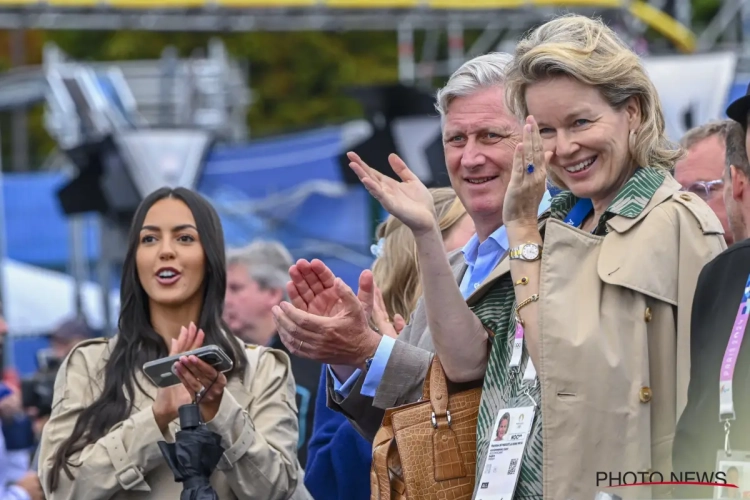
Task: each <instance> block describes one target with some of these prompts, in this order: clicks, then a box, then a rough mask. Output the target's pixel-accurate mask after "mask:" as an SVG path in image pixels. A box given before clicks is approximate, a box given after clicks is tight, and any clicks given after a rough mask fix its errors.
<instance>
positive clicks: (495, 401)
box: [472, 168, 664, 500]
mask: <svg viewBox="0 0 750 500" xmlns="http://www.w3.org/2000/svg"><path fill="white" fill-rule="evenodd" d="M663 181H664V174H663V173H662V172H661V171H659V170H656V169H653V168H640V169H638V170H637V171H636V172H635V174H633V177H631V178H630V180H628V182H626V183H625V185H624V186H623V188H622V189H621V190H620V192H619V193H618V194H617V196H615V198H614V200H612V203H610V205H609V208H608V209H607V210H606V212H605V213H604V214H603V215H602V216H601V218H600V219H599V223H598V224H597V227H596V230H595V231H594V233H595V234H599V235H604V234H606V232H607V230H606V228H607V224H606V223H607V221H608V220H609V219H611V218H612V217H614V216H615V215H620V216H623V217H628V218H635V217H638V216H639V215H640V214H641V213H642V212H643V209H644V208H645V207H646V205H647V204H648V203H649V201H650V200H651V198H652V197H653V196H654V193H656V190H657V189H658V188H659V186H661V184H662V182H663ZM576 202H578V198H576V197H575V196H574V195H573V193H571V192H570V191H564V192H562V193H560V194H558V195H557V196H555V197H554V198H553V199H552V203H551V206H550V210H549V212H548V214H547V215H546V216H549V217H553V218H556V219H559V220H564V219H565V217H566V216H567V215H568V213H569V212H570V210H571V209H572V208H573V206H574V205H575V204H576ZM546 216H543V217H546ZM515 306H516V297H515V292H514V290H513V282H512V280H511V277H510V274H506V275H505V276H503V277H502V278H500V279H499V280H498V281H497V282H496V283H495V284H494V285H493V286H492V287H491V288H490V290H489V291H488V292H487V294H486V295H485V296H484V297H482V299H481V300H480V301H479V302H477V303H476V304H475V305H474V306H473V307H472V310H473V311H474V314H476V315H477V317H478V318H479V319H480V320H481V321H482V324H483V325H484V326H485V327H486V328H487V329H488V330H489V331H491V332H494V333H495V337H494V338H493V339H492V348H491V351H490V359H489V363H488V366H487V373H486V374H485V377H484V385H483V387H482V402H481V404H480V407H479V418H478V420H477V471H476V477H477V483H479V481H478V480H479V478H480V477H481V474H482V470H483V469H484V462H485V459H486V455H487V449H488V447H489V443H490V441H491V439H492V431H493V429H492V426H493V424H494V423H495V418H496V417H497V414H498V412H499V411H500V409H502V408H518V407H521V406H530V405H532V404H533V403H532V400H531V399H530V398H533V400H534V401H535V402H536V404H537V405H539V404H540V403H541V390H540V387H539V384H538V383H537V384H534V386H533V387H528V386H526V385H524V383H523V372H524V370H525V369H526V365H527V363H528V361H529V356H528V353H527V352H526V351H525V350H524V355H523V359H522V361H521V366H519V367H518V368H510V367H509V366H508V365H509V364H510V358H511V355H512V353H513V339H514V337H515V329H516V321H515V315H514V314H513V311H514V309H515ZM527 392H528V393H527ZM542 450H543V447H542V413H541V408H540V407H539V406H537V412H536V418H535V420H534V424H533V425H532V428H531V433H530V436H529V440H528V444H527V445H526V451H525V453H524V456H523V461H522V464H521V471H520V475H519V479H518V486H517V487H516V492H515V495H514V496H513V498H514V499H515V500H521V499H524V500H525V499H533V500H542Z"/></svg>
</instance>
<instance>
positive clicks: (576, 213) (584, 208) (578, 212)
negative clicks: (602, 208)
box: [565, 198, 594, 227]
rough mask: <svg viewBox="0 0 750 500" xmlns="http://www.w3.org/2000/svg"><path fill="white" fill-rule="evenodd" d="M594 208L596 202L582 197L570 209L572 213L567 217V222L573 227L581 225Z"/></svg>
mask: <svg viewBox="0 0 750 500" xmlns="http://www.w3.org/2000/svg"><path fill="white" fill-rule="evenodd" d="M593 209H594V204H593V203H591V200H589V199H588V198H581V199H580V200H578V201H577V202H576V204H575V205H573V208H571V209H570V213H569V214H568V216H567V217H566V218H565V223H566V224H568V225H569V226H573V227H581V224H583V220H584V219H585V218H586V217H588V215H589V214H590V213H591V211H592V210H593Z"/></svg>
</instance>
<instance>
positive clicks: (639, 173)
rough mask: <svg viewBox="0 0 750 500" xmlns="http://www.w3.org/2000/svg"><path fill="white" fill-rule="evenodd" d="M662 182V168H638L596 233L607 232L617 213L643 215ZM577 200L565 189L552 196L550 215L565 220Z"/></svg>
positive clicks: (598, 226)
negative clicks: (609, 221)
mask: <svg viewBox="0 0 750 500" xmlns="http://www.w3.org/2000/svg"><path fill="white" fill-rule="evenodd" d="M662 182H664V173H663V172H662V171H661V170H657V169H655V168H639V169H638V170H636V172H635V173H634V174H633V177H631V178H630V180H628V182H626V183H625V185H624V186H623V187H622V189H621V190H620V192H619V193H617V196H615V199H614V200H612V203H610V204H609V207H608V208H607V210H606V211H605V212H604V213H603V214H602V216H601V217H600V218H599V223H598V224H597V226H596V229H595V230H594V234H598V235H604V234H606V233H607V221H608V220H609V219H611V218H612V217H614V216H615V215H620V216H622V217H627V218H629V219H635V218H636V217H638V216H639V215H641V212H643V209H644V208H646V205H648V202H649V201H651V198H652V197H653V196H654V193H655V192H656V190H657V189H659V186H661V183H662ZM577 202H578V198H576V197H575V195H574V194H573V193H571V192H570V191H563V192H562V193H560V194H558V195H557V196H555V197H554V198H552V203H551V206H550V217H553V218H555V219H560V220H564V219H565V217H567V216H568V214H569V213H570V210H571V209H572V208H573V206H574V205H575V204H576V203H577Z"/></svg>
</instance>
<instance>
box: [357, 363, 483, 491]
mask: <svg viewBox="0 0 750 500" xmlns="http://www.w3.org/2000/svg"><path fill="white" fill-rule="evenodd" d="M481 396H482V389H481V387H477V388H474V389H470V390H467V391H463V392H458V393H456V394H453V395H450V394H448V384H447V381H446V378H445V372H444V371H443V367H442V366H441V365H440V361H439V360H438V358H437V356H435V357H434V358H433V361H432V365H431V366H430V369H429V371H428V373H427V378H426V379H425V383H424V390H423V396H422V399H421V400H420V401H418V402H416V403H411V404H408V405H404V406H399V407H397V408H390V409H388V410H386V412H385V416H384V417H383V424H382V426H381V427H380V430H378V433H377V434H376V435H375V439H374V440H373V453H372V469H371V472H370V487H371V496H370V498H371V500H428V499H429V500H432V499H435V498H450V499H451V500H461V499H467V500H468V499H471V496H472V494H473V493H474V482H475V480H474V477H475V473H476V471H475V467H476V461H477V439H476V434H477V416H478V414H479V401H480V398H481Z"/></svg>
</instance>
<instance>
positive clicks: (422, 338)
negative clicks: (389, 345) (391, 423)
mask: <svg viewBox="0 0 750 500" xmlns="http://www.w3.org/2000/svg"><path fill="white" fill-rule="evenodd" d="M448 258H449V262H450V264H451V268H452V269H453V275H454V276H455V277H456V282H458V283H461V280H462V279H463V276H464V273H465V272H466V263H465V261H464V256H463V253H462V252H461V250H457V251H455V252H453V253H451V254H450V255H449V256H448ZM434 352H435V346H434V345H433V344H432V335H431V334H430V329H429V326H428V324H427V312H426V310H425V306H424V300H423V298H420V299H419V301H418V302H417V307H416V309H415V310H414V313H412V315H411V318H410V319H409V324H408V325H407V326H406V327H405V328H404V329H403V331H402V332H401V334H400V335H399V336H398V339H397V340H396V343H395V345H394V346H393V351H392V352H391V356H390V358H389V359H388V364H387V365H386V368H385V372H384V373H383V379H382V380H381V382H380V385H379V386H378V389H377V391H376V393H375V398H371V397H368V396H363V395H361V394H360V390H361V389H362V383H363V382H364V380H365V377H366V376H367V373H366V372H365V371H363V372H362V373H361V374H360V376H359V378H358V379H357V382H356V383H355V385H354V386H353V387H352V390H351V392H350V393H349V396H347V397H346V398H342V397H341V396H339V395H338V394H336V392H335V391H334V389H333V379H332V378H331V374H330V373H328V374H327V375H326V377H327V386H328V391H327V392H328V407H329V408H330V409H332V410H333V411H337V412H339V413H341V414H343V415H344V416H345V417H346V418H347V419H349V421H350V422H351V423H352V425H353V426H354V428H355V429H357V432H359V433H360V434H362V436H364V437H365V438H366V439H367V440H369V441H372V440H373V439H374V438H375V433H377V431H378V429H379V428H380V424H381V423H382V421H383V414H384V413H385V410H386V409H388V408H393V407H395V406H401V405H404V404H407V403H413V402H415V401H418V400H419V399H420V398H421V397H422V386H423V385H424V380H425V377H426V376H427V369H428V368H429V366H430V363H431V362H432V357H433V355H434Z"/></svg>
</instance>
